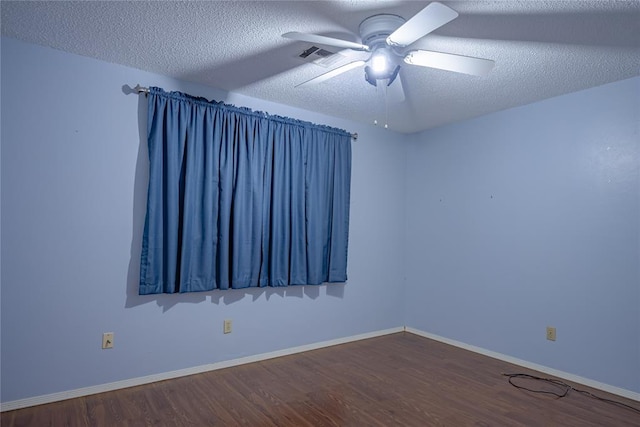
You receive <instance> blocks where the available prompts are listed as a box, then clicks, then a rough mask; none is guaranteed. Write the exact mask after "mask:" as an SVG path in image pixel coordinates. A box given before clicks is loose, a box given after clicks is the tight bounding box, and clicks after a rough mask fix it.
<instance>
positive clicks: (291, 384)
mask: <svg viewBox="0 0 640 427" xmlns="http://www.w3.org/2000/svg"><path fill="white" fill-rule="evenodd" d="M502 372H518V373H520V372H522V373H531V374H535V375H539V376H543V377H548V376H547V375H545V374H540V373H536V372H534V371H529V370H526V369H524V368H521V367H518V366H515V365H511V364H509V363H506V362H502V361H499V360H495V359H491V358H489V357H485V356H482V355H478V354H475V353H472V352H469V351H466V350H462V349H459V348H456V347H452V346H449V345H446V344H442V343H439V342H436V341H432V340H429V339H426V338H422V337H419V336H416V335H413V334H409V333H398V334H393V335H387V336H383V337H379V338H372V339H368V340H363V341H358V342H353V343H349V344H343V345H339V346H334V347H329V348H324V349H320V350H314V351H310V352H306V353H301V354H296V355H292V356H286V357H281V358H278V359H272V360H268V361H263V362H257V363H252V364H249V365H243V366H238V367H234V368H228V369H222V370H218V371H213V372H208V373H204V374H198V375H192V376H189V377H183V378H178V379H174V380H169V381H163V382H158V383H154V384H149V385H145V386H139V387H132V388H129V389H125V390H119V391H114V392H108V393H102V394H96V395H92V396H87V397H82V398H77V399H71V400H66V401H62V402H57V403H52V404H47V405H41V406H35V407H31V408H26V409H19V410H16V411H9V412H4V413H2V418H1V421H2V426H3V427H12V426H145V425H156V426H236V425H248V426H296V427H297V426H454V427H458V426H581V427H585V426H598V427H602V426H616V427H618V426H640V413H638V412H634V411H632V410H630V409H627V408H624V407H621V406H617V405H614V404H609V403H605V402H601V401H598V400H596V399H593V398H590V397H588V396H584V395H582V394H580V393H576V392H570V393H569V395H568V396H566V397H564V398H562V399H558V398H555V397H553V396H549V395H542V394H534V393H531V392H527V391H523V390H518V389H516V388H515V387H513V386H511V385H510V384H509V383H508V380H507V378H506V377H504V376H503V375H501V373H502ZM523 381H524V380H521V383H523V384H525V383H524V382H523ZM525 385H526V386H528V387H531V388H536V389H537V388H540V387H544V386H541V385H540V384H538V383H533V382H528V383H526V384H525ZM572 385H574V386H575V387H576V388H579V389H583V390H588V391H591V392H592V393H594V394H596V395H598V396H602V397H605V398H609V399H613V400H616V401H619V402H622V403H625V404H628V405H631V406H634V407H636V408H640V403H639V402H635V401H632V400H628V399H624V398H622V397H619V396H614V395H610V394H607V393H605V392H602V391H599V390H594V389H589V388H588V387H585V386H582V385H579V384H572ZM548 387H549V386H547V388H548Z"/></svg>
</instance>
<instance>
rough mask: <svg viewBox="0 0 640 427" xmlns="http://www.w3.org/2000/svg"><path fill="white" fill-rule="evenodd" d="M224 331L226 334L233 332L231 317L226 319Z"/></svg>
mask: <svg viewBox="0 0 640 427" xmlns="http://www.w3.org/2000/svg"><path fill="white" fill-rule="evenodd" d="M224 333H225V334H230V333H231V319H226V320H225V321H224Z"/></svg>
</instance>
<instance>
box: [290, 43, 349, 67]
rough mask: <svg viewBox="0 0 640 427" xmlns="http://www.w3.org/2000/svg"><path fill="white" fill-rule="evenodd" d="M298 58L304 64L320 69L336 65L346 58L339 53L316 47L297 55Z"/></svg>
mask: <svg viewBox="0 0 640 427" xmlns="http://www.w3.org/2000/svg"><path fill="white" fill-rule="evenodd" d="M298 58H300V59H302V60H303V61H304V62H312V63H314V64H316V65H319V66H321V67H324V68H328V67H331V66H333V65H335V64H337V63H338V62H340V61H341V60H343V59H345V58H346V57H345V56H344V55H340V54H339V53H335V52H331V51H328V50H326V49H322V48H320V47H318V46H311V47H309V48H308V49H305V50H304V51H303V52H302V53H301V54H299V55H298Z"/></svg>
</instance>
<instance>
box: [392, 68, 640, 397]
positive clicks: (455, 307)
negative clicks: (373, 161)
mask: <svg viewBox="0 0 640 427" xmlns="http://www.w3.org/2000/svg"><path fill="white" fill-rule="evenodd" d="M639 127H640V78H634V79H630V80H625V81H620V82H617V83H612V84H608V85H605V86H601V87H597V88H593V89H589V90H585V91H581V92H577V93H573V94H569V95H566V96H561V97H558V98H554V99H549V100H545V101H542V102H538V103H535V104H531V105H527V106H523V107H520V108H514V109H511V110H507V111H502V112H498V113H495V114H491V115H487V116H484V117H480V118H477V119H474V120H469V121H466V122H464V123H459V124H455V125H452V126H447V127H442V128H438V129H434V130H431V131H427V132H424V133H421V134H418V135H413V136H411V137H410V139H411V142H410V143H409V144H408V147H407V166H406V168H407V175H406V179H407V184H406V192H407V209H406V213H407V225H406V253H407V259H406V261H405V262H406V265H407V273H406V274H407V283H406V289H405V292H406V313H405V316H406V324H407V326H410V327H413V328H416V329H420V330H423V331H426V332H430V333H433V334H436V335H440V336H443V337H446V338H449V339H453V340H457V341H461V342H464V343H467V344H471V345H475V346H478V347H482V348H485V349H488V350H492V351H495V352H499V353H502V354H505V355H509V356H512V357H516V358H519V359H524V360H527V361H530V362H533V363H537V364H540V365H544V366H547V367H551V368H554V369H558V370H561V371H565V372H568V373H571V374H574V375H579V376H582V377H585V378H589V379H592V380H596V381H600V382H602V383H606V384H610V385H614V386H617V387H621V388H625V389H627V390H632V391H635V392H640V208H639V204H640V176H639V170H640V150H639V145H640V132H639ZM547 325H550V326H555V327H556V328H557V335H558V339H557V341H556V342H551V341H547V340H546V337H545V328H546V326H547Z"/></svg>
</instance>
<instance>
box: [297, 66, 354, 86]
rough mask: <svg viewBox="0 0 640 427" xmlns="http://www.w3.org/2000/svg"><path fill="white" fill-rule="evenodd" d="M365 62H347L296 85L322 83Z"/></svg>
mask: <svg viewBox="0 0 640 427" xmlns="http://www.w3.org/2000/svg"><path fill="white" fill-rule="evenodd" d="M364 64H365V61H353V62H350V63H348V64H345V65H343V66H341V67H338V68H335V69H333V70H331V71H328V72H326V73H324V74H320V75H319V76H318V77H314V78H312V79H311V80H307V81H306V82H303V83H300V84H299V85H296V87H303V86H310V85H314V84H318V83H322V82H324V81H326V80H329V79H332V78H334V77H336V76H339V75H340V74H342V73H346V72H347V71H349V70H353V69H354V68H358V67H362V66H363V65H364Z"/></svg>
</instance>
